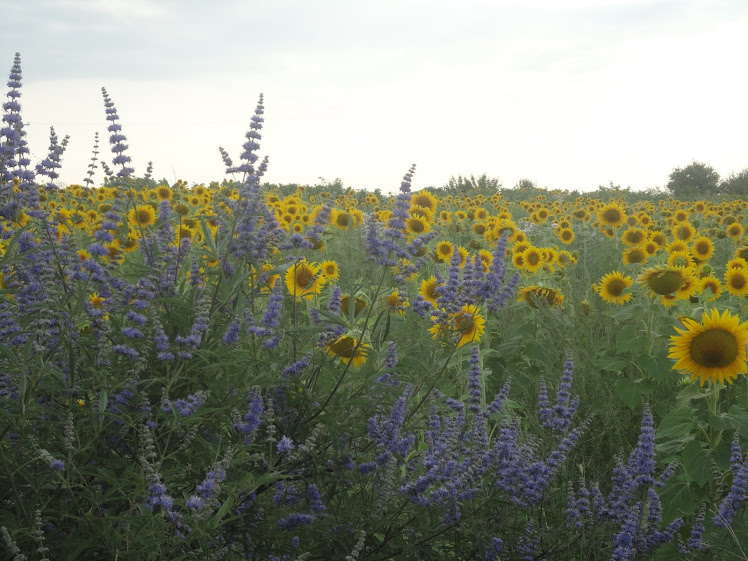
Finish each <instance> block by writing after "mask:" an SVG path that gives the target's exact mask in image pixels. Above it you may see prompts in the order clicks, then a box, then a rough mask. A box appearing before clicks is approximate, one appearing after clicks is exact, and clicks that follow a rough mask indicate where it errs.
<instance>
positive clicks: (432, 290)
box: [418, 276, 440, 308]
mask: <svg viewBox="0 0 748 561" xmlns="http://www.w3.org/2000/svg"><path fill="white" fill-rule="evenodd" d="M439 286H440V284H439V283H438V282H437V280H436V277H434V276H431V277H429V278H427V279H425V280H423V281H421V290H419V291H418V294H420V295H421V296H423V299H424V300H426V302H429V303H430V304H431V305H432V306H434V307H435V308H436V300H437V298H439Z"/></svg>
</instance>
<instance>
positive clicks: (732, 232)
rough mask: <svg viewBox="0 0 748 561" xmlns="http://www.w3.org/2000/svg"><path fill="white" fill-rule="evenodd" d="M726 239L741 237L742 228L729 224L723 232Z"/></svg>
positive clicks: (738, 225)
mask: <svg viewBox="0 0 748 561" xmlns="http://www.w3.org/2000/svg"><path fill="white" fill-rule="evenodd" d="M725 232H726V233H727V237H729V238H732V239H737V238H739V237H740V236H742V235H743V226H742V225H741V224H739V223H737V222H734V223H732V224H730V225H729V226H728V227H727V230H725Z"/></svg>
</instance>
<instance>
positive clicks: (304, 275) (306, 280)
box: [296, 267, 314, 288]
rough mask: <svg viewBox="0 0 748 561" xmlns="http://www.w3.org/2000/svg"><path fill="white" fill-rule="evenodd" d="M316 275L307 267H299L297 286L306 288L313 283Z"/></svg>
mask: <svg viewBox="0 0 748 561" xmlns="http://www.w3.org/2000/svg"><path fill="white" fill-rule="evenodd" d="M313 278H314V275H313V274H312V272H311V271H310V270H309V269H307V268H306V267H299V268H298V269H297V270H296V286H299V287H301V288H306V287H307V286H309V285H310V284H311V283H312V279H313Z"/></svg>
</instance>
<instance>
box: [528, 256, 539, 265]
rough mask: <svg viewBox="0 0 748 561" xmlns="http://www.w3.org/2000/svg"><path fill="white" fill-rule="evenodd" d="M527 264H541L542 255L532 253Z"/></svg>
mask: <svg viewBox="0 0 748 561" xmlns="http://www.w3.org/2000/svg"><path fill="white" fill-rule="evenodd" d="M527 262H528V263H529V264H530V265H537V264H538V263H539V262H540V255H538V254H537V253H530V254H529V255H527Z"/></svg>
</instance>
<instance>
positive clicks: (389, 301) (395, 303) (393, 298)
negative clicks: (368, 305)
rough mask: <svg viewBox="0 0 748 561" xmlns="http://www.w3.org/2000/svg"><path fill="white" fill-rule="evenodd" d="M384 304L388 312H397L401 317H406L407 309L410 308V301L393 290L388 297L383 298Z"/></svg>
mask: <svg viewBox="0 0 748 561" xmlns="http://www.w3.org/2000/svg"><path fill="white" fill-rule="evenodd" d="M382 303H383V304H384V307H385V308H386V309H387V310H389V311H391V312H395V313H397V314H399V315H401V316H404V315H405V308H406V307H407V306H410V304H409V303H408V301H407V300H405V299H404V298H403V297H402V296H401V295H400V291H399V290H393V291H392V292H390V293H389V294H388V295H386V296H384V297H383V298H382Z"/></svg>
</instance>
